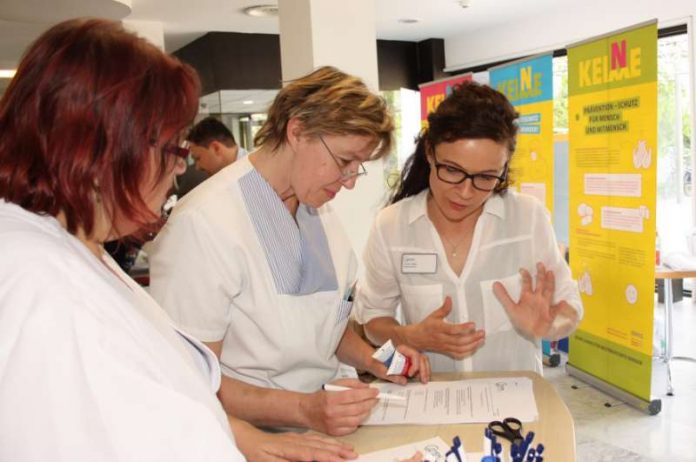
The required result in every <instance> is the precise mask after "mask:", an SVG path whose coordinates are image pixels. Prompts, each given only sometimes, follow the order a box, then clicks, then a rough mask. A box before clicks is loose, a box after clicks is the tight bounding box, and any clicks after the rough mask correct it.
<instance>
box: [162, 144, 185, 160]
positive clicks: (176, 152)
mask: <svg viewBox="0 0 696 462" xmlns="http://www.w3.org/2000/svg"><path fill="white" fill-rule="evenodd" d="M162 152H163V153H165V154H171V155H173V156H176V157H180V158H181V159H186V158H188V156H189V154H191V145H190V143H189V142H188V141H186V140H184V141H181V142H179V143H178V144H175V143H167V144H165V145H164V146H162Z"/></svg>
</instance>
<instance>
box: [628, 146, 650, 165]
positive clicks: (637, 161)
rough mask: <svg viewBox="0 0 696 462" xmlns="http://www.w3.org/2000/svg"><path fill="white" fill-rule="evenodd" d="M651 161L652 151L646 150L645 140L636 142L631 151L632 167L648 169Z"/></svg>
mask: <svg viewBox="0 0 696 462" xmlns="http://www.w3.org/2000/svg"><path fill="white" fill-rule="evenodd" d="M651 161H652V149H650V148H648V143H647V142H646V141H645V140H640V141H638V146H636V148H635V149H634V150H633V166H634V167H635V168H648V167H650V162H651Z"/></svg>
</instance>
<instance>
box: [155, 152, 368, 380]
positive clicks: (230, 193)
mask: <svg viewBox="0 0 696 462" xmlns="http://www.w3.org/2000/svg"><path fill="white" fill-rule="evenodd" d="M303 214H304V215H303ZM302 216H305V217H306V218H309V219H311V218H312V217H313V218H314V219H315V221H314V223H315V224H316V223H317V220H318V221H320V225H317V226H318V227H319V230H318V231H319V232H318V233H316V232H315V234H314V236H312V237H309V238H308V239H306V240H305V239H304V238H303V241H302V245H300V242H299V240H298V238H297V233H298V226H299V228H300V229H302V228H303V223H304V222H303V220H302ZM295 219H296V220H297V223H296V222H295V221H294V220H293V218H292V217H291V216H290V214H289V212H288V211H287V209H286V208H285V207H284V205H283V203H282V201H281V200H280V198H279V197H278V196H277V194H275V192H273V190H272V188H271V187H270V185H269V184H268V183H267V182H265V180H264V179H263V178H262V177H261V175H260V174H259V173H258V172H257V171H256V170H255V169H254V167H253V165H252V164H251V162H250V161H249V158H248V157H244V158H242V159H240V160H238V161H237V162H235V163H233V164H231V165H229V166H228V167H225V168H224V169H222V170H221V171H220V172H218V173H217V174H216V175H214V176H213V177H211V178H209V179H208V180H206V181H204V182H203V183H202V184H201V185H199V186H198V187H197V188H196V189H194V190H193V191H191V192H190V193H189V194H188V195H186V196H185V197H184V198H183V199H182V201H181V202H179V203H178V204H177V205H176V207H175V208H174V211H173V213H172V215H171V216H170V217H169V220H168V222H167V224H166V225H165V227H164V228H163V229H162V231H161V232H160V233H159V235H158V236H157V238H156V239H155V241H154V242H153V243H152V245H151V246H150V247H149V248H148V254H149V259H150V292H151V293H152V295H153V297H154V298H155V299H156V300H157V301H158V302H159V303H160V305H161V306H162V307H163V308H164V309H165V310H167V311H168V313H169V314H170V316H171V317H172V318H173V319H174V320H175V321H176V322H177V324H178V325H180V326H181V327H182V328H184V329H185V330H186V331H187V332H189V333H191V334H192V335H195V336H196V337H198V338H199V339H200V340H202V341H205V342H217V341H222V342H223V348H222V354H221V359H220V362H221V364H222V371H223V373H224V374H226V375H228V376H230V377H233V378H235V379H238V380H241V381H244V382H247V383H250V384H252V385H256V386H260V387H265V388H276V389H285V390H292V391H299V392H311V391H316V390H317V389H319V388H320V387H321V385H322V384H323V383H325V382H327V381H330V380H331V379H332V378H333V377H334V376H335V375H336V373H337V370H338V366H339V362H338V359H337V358H336V355H335V352H336V349H337V347H338V343H339V341H340V339H341V337H342V335H343V332H344V331H345V328H346V325H347V319H348V315H349V314H350V310H351V306H352V301H351V302H349V301H347V300H343V298H347V297H344V294H345V293H346V288H347V287H351V286H352V285H353V282H354V278H355V273H356V270H357V260H356V257H355V255H354V253H353V251H352V249H351V247H350V243H349V241H348V239H347V237H346V236H345V234H344V232H343V229H342V227H341V225H340V223H339V221H338V218H337V217H336V216H335V214H334V213H333V212H332V211H331V209H330V208H329V206H328V205H325V206H323V207H321V208H320V209H318V210H313V209H312V210H309V209H307V208H305V207H304V206H302V205H301V206H300V209H299V210H298V214H297V216H296V217H295ZM255 220H256V221H255ZM322 228H323V231H321V229H322ZM315 231H316V230H315ZM320 241H323V242H326V246H325V248H324V251H322V250H321V249H319V250H317V251H316V252H315V254H317V255H318V256H316V257H314V258H313V259H312V258H310V257H311V255H309V253H307V252H305V250H306V247H321V246H318V244H319V243H320ZM315 250H316V249H315ZM322 252H323V253H322ZM286 254H287V255H286ZM278 255H283V258H280V259H275V257H277V256H278ZM308 260H311V262H312V263H311V264H309V266H305V267H304V268H303V269H301V268H300V267H301V266H302V264H299V263H298V264H299V266H297V264H296V263H297V262H300V263H305V264H306V263H307V261H308ZM312 274H313V275H314V277H315V279H317V281H313V280H312V277H309V276H308V275H312ZM322 279H323V281H322ZM308 281H309V282H308ZM312 286H317V287H319V286H321V287H323V288H320V289H316V290H315V289H311V288H310V289H307V287H312ZM303 288H304V289H303ZM307 290H309V292H308V291H307ZM298 291H299V292H300V293H293V292H298Z"/></svg>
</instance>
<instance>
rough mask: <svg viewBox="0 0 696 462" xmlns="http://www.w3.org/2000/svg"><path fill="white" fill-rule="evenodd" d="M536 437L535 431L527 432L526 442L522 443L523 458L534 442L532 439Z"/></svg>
mask: <svg viewBox="0 0 696 462" xmlns="http://www.w3.org/2000/svg"><path fill="white" fill-rule="evenodd" d="M533 439H534V432H529V433H527V436H525V437H524V442H523V443H522V454H521V455H522V458H523V459H524V457H526V456H527V450H528V449H529V446H530V445H531V444H532V440H533Z"/></svg>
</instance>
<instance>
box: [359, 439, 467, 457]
mask: <svg viewBox="0 0 696 462" xmlns="http://www.w3.org/2000/svg"><path fill="white" fill-rule="evenodd" d="M449 450H450V446H449V445H448V444H447V443H445V442H444V441H443V440H442V438H439V437H435V438H430V439H429V440H425V441H418V442H417V443H409V444H404V445H403V446H397V447H395V448H389V449H384V450H382V451H375V452H371V453H369V454H363V455H361V456H359V457H358V458H357V459H356V460H355V462H392V461H399V460H406V459H408V458H409V457H413V455H414V454H415V453H416V451H420V452H421V454H423V460H424V461H428V462H445V454H446V453H447V451H449ZM462 462H464V461H462ZM477 462H478V461H477Z"/></svg>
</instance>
